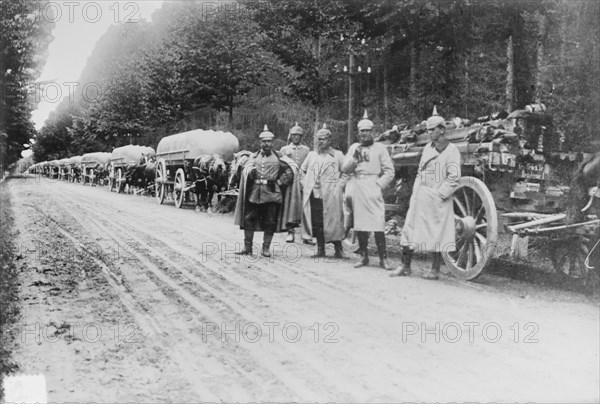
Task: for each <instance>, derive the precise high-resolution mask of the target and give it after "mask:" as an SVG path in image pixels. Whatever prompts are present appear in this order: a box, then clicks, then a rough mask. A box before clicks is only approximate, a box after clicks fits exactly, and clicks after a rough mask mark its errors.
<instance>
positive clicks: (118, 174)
mask: <svg viewBox="0 0 600 404" xmlns="http://www.w3.org/2000/svg"><path fill="white" fill-rule="evenodd" d="M155 155H156V152H155V151H154V149H153V148H152V147H147V146H138V145H128V146H122V147H117V148H116V149H114V150H113V151H112V153H111V156H110V165H109V169H108V189H109V191H112V190H113V188H116V189H117V193H121V192H123V191H124V190H125V186H126V185H128V186H130V187H131V186H133V185H136V184H134V182H135V178H133V177H134V174H135V171H136V168H137V167H138V166H139V167H141V166H143V165H145V164H146V163H147V162H148V160H149V159H153V158H154V156H155Z"/></svg>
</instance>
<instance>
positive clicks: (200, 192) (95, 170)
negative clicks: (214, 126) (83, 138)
mask: <svg viewBox="0 0 600 404" xmlns="http://www.w3.org/2000/svg"><path fill="white" fill-rule="evenodd" d="M238 149H239V141H238V139H237V137H235V136H234V135H233V134H232V133H230V132H223V131H212V130H202V129H197V130H192V131H188V132H183V133H178V134H174V135H171V136H166V137H164V138H162V139H161V141H160V142H159V144H158V147H157V149H156V150H154V149H153V148H152V147H148V146H139V145H127V146H122V147H117V148H115V149H114V150H113V151H112V153H106V152H94V153H87V154H84V155H82V156H74V157H70V158H64V159H60V160H52V161H44V162H40V163H36V164H34V165H32V166H31V167H29V169H28V171H29V172H30V173H32V174H39V175H43V176H45V177H47V178H50V179H53V180H61V181H68V182H73V183H81V184H82V185H88V186H107V187H108V189H109V190H110V191H111V192H112V191H116V192H117V193H135V194H145V195H155V196H156V198H157V200H158V202H159V203H160V204H163V203H164V202H165V201H172V202H173V203H174V204H175V206H176V207H178V208H181V207H182V206H183V205H184V203H189V202H195V204H196V207H197V208H198V209H200V210H205V209H207V208H209V207H210V206H211V205H212V201H213V199H214V195H215V194H217V195H218V198H219V199H221V196H222V195H223V194H224V195H237V193H236V191H235V188H237V182H236V178H238V176H237V175H236V174H238V173H239V172H240V171H241V168H242V166H243V163H244V162H245V160H246V159H247V156H249V154H250V152H247V151H242V152H238ZM231 167H234V168H233V169H232V168H231ZM232 188H233V189H232ZM230 189H232V190H231V191H230V192H228V190H230Z"/></svg>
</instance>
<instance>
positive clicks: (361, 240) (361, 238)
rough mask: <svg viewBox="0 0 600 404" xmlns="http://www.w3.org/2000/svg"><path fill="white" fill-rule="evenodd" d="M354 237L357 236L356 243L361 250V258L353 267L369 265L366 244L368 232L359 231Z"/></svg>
mask: <svg viewBox="0 0 600 404" xmlns="http://www.w3.org/2000/svg"><path fill="white" fill-rule="evenodd" d="M357 233H358V234H357V235H356V237H357V238H358V245H359V248H360V251H361V259H360V261H358V262H357V263H355V264H354V268H360V267H364V266H365V265H369V251H368V249H367V246H368V244H369V233H368V232H366V231H359V232H357Z"/></svg>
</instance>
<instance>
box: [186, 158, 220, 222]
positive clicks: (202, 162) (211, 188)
mask: <svg viewBox="0 0 600 404" xmlns="http://www.w3.org/2000/svg"><path fill="white" fill-rule="evenodd" d="M228 175H229V164H228V163H227V162H225V160H224V159H223V157H222V156H220V155H218V154H205V155H202V156H200V157H198V158H196V159H195V160H194V162H193V164H192V176H191V180H192V181H193V182H194V193H195V194H196V209H197V210H207V209H208V208H210V207H212V200H213V197H214V194H215V192H221V191H225V190H226V189H227V179H228ZM217 200H218V201H220V200H221V197H220V196H218V197H217Z"/></svg>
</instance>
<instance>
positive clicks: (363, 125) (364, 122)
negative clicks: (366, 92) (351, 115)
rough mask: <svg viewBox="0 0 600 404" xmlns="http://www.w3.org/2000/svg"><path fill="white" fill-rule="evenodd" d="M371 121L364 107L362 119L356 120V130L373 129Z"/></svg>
mask: <svg viewBox="0 0 600 404" xmlns="http://www.w3.org/2000/svg"><path fill="white" fill-rule="evenodd" d="M373 126H374V125H373V122H372V121H371V120H370V119H369V115H367V110H366V109H365V114H364V115H363V119H361V120H360V121H359V122H358V130H363V129H366V130H371V129H373Z"/></svg>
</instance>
